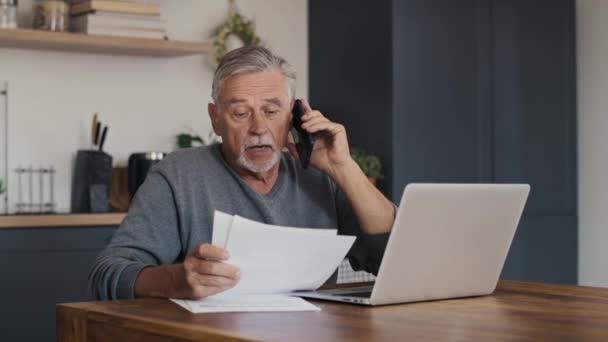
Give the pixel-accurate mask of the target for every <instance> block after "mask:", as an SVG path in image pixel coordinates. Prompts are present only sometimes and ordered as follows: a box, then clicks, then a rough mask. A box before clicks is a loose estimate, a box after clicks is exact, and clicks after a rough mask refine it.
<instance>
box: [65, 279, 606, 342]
mask: <svg viewBox="0 0 608 342" xmlns="http://www.w3.org/2000/svg"><path fill="white" fill-rule="evenodd" d="M314 304H316V305H319V306H321V308H322V311H321V312H295V313H287V312H281V313H214V314H191V313H190V312H188V311H186V310H184V309H182V308H181V307H179V306H177V305H176V304H174V303H172V302H170V301H168V300H161V299H137V300H130V301H114V302H87V303H72V304H61V305H58V306H57V340H58V341H65V342H72V341H151V342H154V341H210V340H222V341H242V340H280V341H337V340H343V341H352V340H363V341H372V340H373V341H407V340H411V341H421V340H424V341H427V340H441V341H444V340H450V341H472V340H477V341H494V340H529V341H538V340H546V341H557V340H567V341H594V340H595V341H608V289H601V288H591V287H577V286H566V285H549V284H540V283H527V282H515V281H501V282H500V283H499V286H498V288H497V290H496V292H495V293H494V294H493V295H491V296H485V297H476V298H466V299H452V300H443V301H434V302H425V303H411V304H400V305H389V306H382V307H374V308H370V307H361V306H354V305H348V304H336V303H329V302H321V301H315V302H314Z"/></svg>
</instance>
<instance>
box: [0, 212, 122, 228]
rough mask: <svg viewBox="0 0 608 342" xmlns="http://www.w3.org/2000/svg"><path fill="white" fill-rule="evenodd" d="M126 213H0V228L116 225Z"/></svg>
mask: <svg viewBox="0 0 608 342" xmlns="http://www.w3.org/2000/svg"><path fill="white" fill-rule="evenodd" d="M125 216H126V213H103V214H97V213H86V214H83V213H79V214H41V215H0V229H11V228H38V227H40V228H44V227H87V226H94V227H99V226H118V225H120V223H121V222H122V220H123V219H124V217H125Z"/></svg>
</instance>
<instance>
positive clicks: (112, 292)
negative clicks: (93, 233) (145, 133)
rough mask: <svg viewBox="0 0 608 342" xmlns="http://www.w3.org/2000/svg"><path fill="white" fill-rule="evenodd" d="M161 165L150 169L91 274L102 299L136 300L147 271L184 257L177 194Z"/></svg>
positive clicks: (93, 289) (94, 291) (92, 288)
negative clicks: (136, 290) (136, 289)
mask: <svg viewBox="0 0 608 342" xmlns="http://www.w3.org/2000/svg"><path fill="white" fill-rule="evenodd" d="M160 164H161V163H159V164H157V165H155V166H154V167H152V168H151V169H150V172H149V173H148V175H147V177H146V179H145V181H144V182H143V184H142V185H141V186H140V188H139V189H138V191H137V193H136V195H135V197H134V199H133V202H132V203H131V206H130V209H129V212H128V214H127V216H126V217H125V219H124V220H123V222H122V224H121V225H120V227H119V228H118V229H117V230H116V231H115V233H114V236H113V237H112V239H111V241H110V243H109V244H108V245H107V246H106V248H105V249H104V250H103V251H102V252H101V253H100V254H99V256H98V257H97V259H96V260H95V263H94V265H93V267H92V269H91V271H90V273H89V289H90V291H91V292H92V294H93V295H94V296H95V297H96V298H97V299H99V300H109V299H130V298H134V285H135V279H136V278H137V276H138V274H139V272H140V271H141V270H142V269H143V268H145V267H147V266H156V265H161V264H166V263H173V262H175V261H176V260H177V259H178V257H179V256H180V253H181V250H182V248H181V240H180V226H179V220H178V215H177V206H176V202H175V195H174V192H173V190H172V188H171V185H170V183H169V181H168V179H167V177H166V176H165V174H164V173H163V172H162V169H161V168H160V167H159V166H160Z"/></svg>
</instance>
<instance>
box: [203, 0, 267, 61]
mask: <svg viewBox="0 0 608 342" xmlns="http://www.w3.org/2000/svg"><path fill="white" fill-rule="evenodd" d="M229 3H230V11H229V14H228V18H226V21H224V22H223V23H222V24H221V25H220V26H218V27H217V28H216V29H215V33H214V38H213V48H214V52H213V61H214V62H215V64H216V65H217V64H219V62H220V60H221V59H222V57H224V55H225V54H226V52H227V51H226V49H227V48H226V40H227V39H228V37H230V36H231V35H235V36H236V37H238V38H239V39H240V40H241V42H243V44H244V45H245V46H249V45H260V44H261V42H262V40H261V39H260V37H258V35H257V34H256V32H255V23H254V22H253V20H248V19H247V18H245V17H244V16H243V15H241V14H240V13H238V12H237V11H236V8H235V5H234V0H231V1H229Z"/></svg>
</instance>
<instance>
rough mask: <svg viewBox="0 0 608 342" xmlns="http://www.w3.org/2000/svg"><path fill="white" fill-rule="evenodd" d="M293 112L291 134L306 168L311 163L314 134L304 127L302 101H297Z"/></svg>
mask: <svg viewBox="0 0 608 342" xmlns="http://www.w3.org/2000/svg"><path fill="white" fill-rule="evenodd" d="M291 113H292V120H291V135H292V137H293V141H294V143H295V144H296V150H297V151H298V157H299V158H300V163H301V164H302V167H303V168H305V169H306V168H307V167H308V164H309V163H310V155H311V154H312V148H313V146H314V144H315V139H314V137H313V136H312V134H310V133H308V132H306V131H305V130H304V129H303V128H302V115H304V106H302V101H300V100H296V101H295V103H294V105H293V109H292V111H291Z"/></svg>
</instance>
